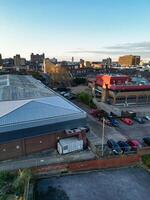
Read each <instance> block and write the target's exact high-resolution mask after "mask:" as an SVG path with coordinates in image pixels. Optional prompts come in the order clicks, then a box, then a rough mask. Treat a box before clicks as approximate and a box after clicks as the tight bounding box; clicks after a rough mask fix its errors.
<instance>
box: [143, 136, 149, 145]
mask: <svg viewBox="0 0 150 200" xmlns="http://www.w3.org/2000/svg"><path fill="white" fill-rule="evenodd" d="M143 141H144V142H145V143H146V144H147V145H148V146H150V137H144V138H143Z"/></svg>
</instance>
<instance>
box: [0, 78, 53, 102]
mask: <svg viewBox="0 0 150 200" xmlns="http://www.w3.org/2000/svg"><path fill="white" fill-rule="evenodd" d="M53 95H54V92H53V91H51V90H50V89H48V88H47V87H46V86H44V85H43V84H41V82H40V81H38V80H36V79H34V78H33V77H32V76H26V75H1V76H0V101H14V100H25V99H35V98H40V97H48V96H53Z"/></svg>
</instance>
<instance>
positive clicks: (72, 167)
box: [32, 155, 140, 174]
mask: <svg viewBox="0 0 150 200" xmlns="http://www.w3.org/2000/svg"><path fill="white" fill-rule="evenodd" d="M139 161H140V156H138V155H130V156H129V155H128V156H122V157H114V158H108V159H101V160H100V159H99V160H89V161H83V162H74V163H68V164H64V163H60V164H51V165H47V166H42V167H34V168H33V169H32V172H33V173H38V174H41V173H47V172H51V171H56V172H57V171H60V170H61V171H67V170H68V171H70V172H75V171H84V170H85V171H86V170H87V171H88V170H94V169H105V168H115V167H123V166H131V165H136V164H137V163H139Z"/></svg>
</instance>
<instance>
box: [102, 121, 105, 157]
mask: <svg viewBox="0 0 150 200" xmlns="http://www.w3.org/2000/svg"><path fill="white" fill-rule="evenodd" d="M104 134H105V118H104V117H103V129H102V157H103V155H104Z"/></svg>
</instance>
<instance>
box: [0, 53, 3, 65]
mask: <svg viewBox="0 0 150 200" xmlns="http://www.w3.org/2000/svg"><path fill="white" fill-rule="evenodd" d="M2 65H3V60H2V54H0V66H2Z"/></svg>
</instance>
